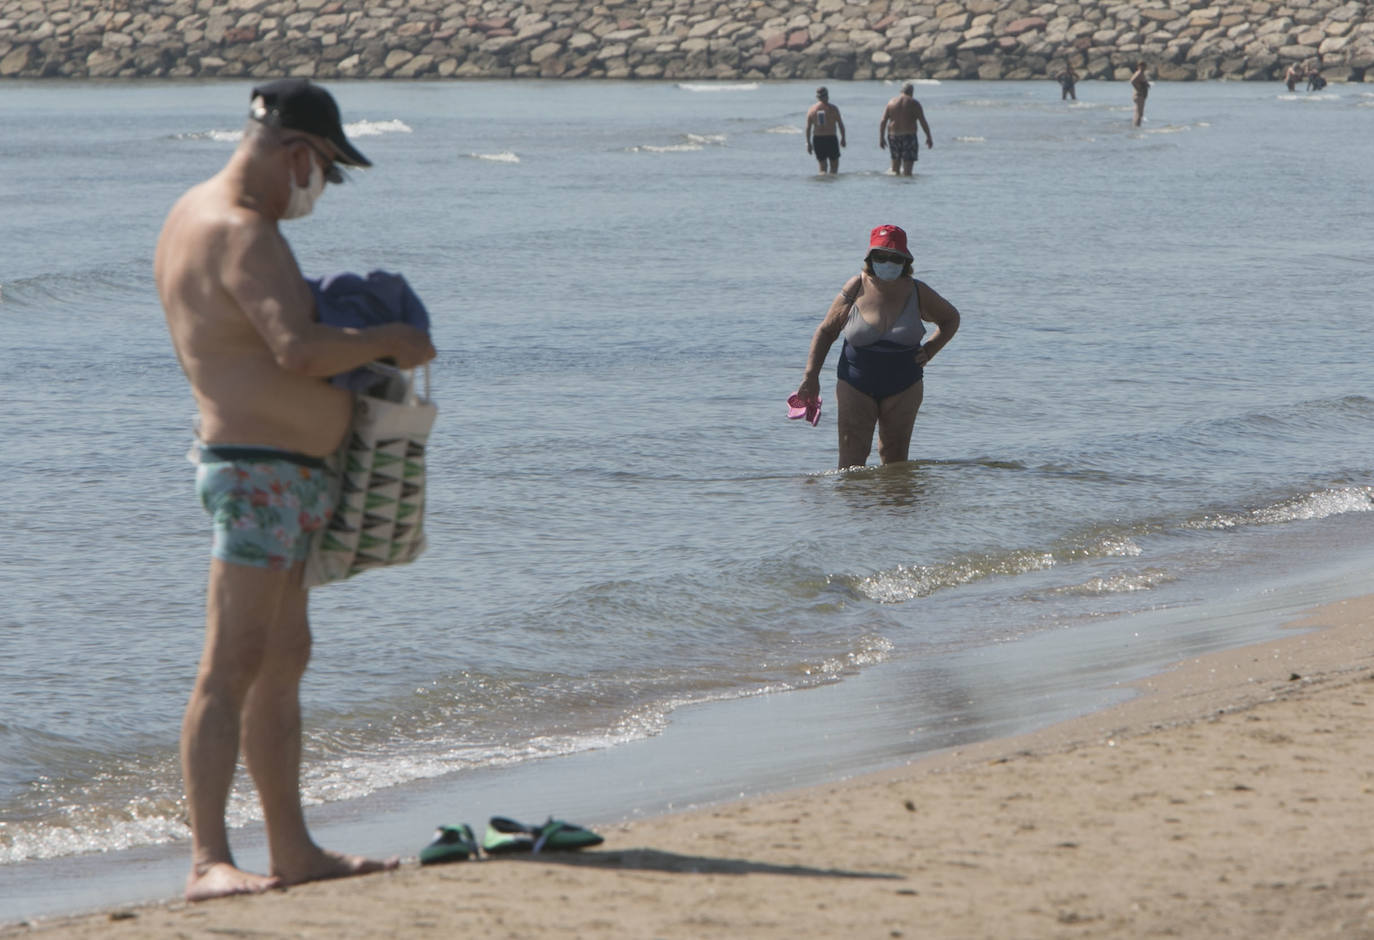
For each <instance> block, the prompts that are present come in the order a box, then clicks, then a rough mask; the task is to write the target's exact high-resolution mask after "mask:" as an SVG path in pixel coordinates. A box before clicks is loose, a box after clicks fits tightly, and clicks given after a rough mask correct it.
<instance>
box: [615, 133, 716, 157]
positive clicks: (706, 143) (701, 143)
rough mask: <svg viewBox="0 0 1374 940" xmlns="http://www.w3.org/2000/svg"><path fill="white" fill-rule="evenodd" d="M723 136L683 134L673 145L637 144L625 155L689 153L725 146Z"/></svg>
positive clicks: (628, 148)
mask: <svg viewBox="0 0 1374 940" xmlns="http://www.w3.org/2000/svg"><path fill="white" fill-rule="evenodd" d="M725 140H726V137H725V135H724V134H683V135H681V137H680V138H679V142H678V143H675V144H639V145H637V146H634V147H626V148H625V151H626V152H627V153H689V152H691V151H693V150H705V149H706V148H707V147H723V146H725Z"/></svg>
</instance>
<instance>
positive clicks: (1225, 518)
mask: <svg viewBox="0 0 1374 940" xmlns="http://www.w3.org/2000/svg"><path fill="white" fill-rule="evenodd" d="M1371 510H1374V486H1341V487H1336V488H1334V489H1329V490H1319V491H1318V492H1315V493H1306V494H1303V495H1301V496H1294V497H1291V498H1289V499H1284V500H1280V501H1279V502H1277V503H1273V504H1271V505H1268V506H1261V507H1260V508H1258V509H1252V510H1249V511H1242V512H1223V513H1214V514H1210V515H1207V516H1205V517H1203V518H1202V519H1198V520H1195V521H1192V522H1188V523H1185V524H1184V528H1187V529H1234V528H1238V527H1240V526H1248V525H1274V524H1276V523H1284V522H1303V521H1308V520H1313V519H1327V518H1330V517H1331V516H1341V515H1345V514H1346V513H1351V512H1369V511H1371Z"/></svg>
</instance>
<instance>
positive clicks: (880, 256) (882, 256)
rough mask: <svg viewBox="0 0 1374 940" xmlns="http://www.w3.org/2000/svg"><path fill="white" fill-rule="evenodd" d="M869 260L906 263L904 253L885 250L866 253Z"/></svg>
mask: <svg viewBox="0 0 1374 940" xmlns="http://www.w3.org/2000/svg"><path fill="white" fill-rule="evenodd" d="M868 260H869V261H878V262H889V261H890V262H892V263H893V264H906V262H907V258H906V255H894V254H892V253H891V252H887V251H874V252H870V253H869V255H868Z"/></svg>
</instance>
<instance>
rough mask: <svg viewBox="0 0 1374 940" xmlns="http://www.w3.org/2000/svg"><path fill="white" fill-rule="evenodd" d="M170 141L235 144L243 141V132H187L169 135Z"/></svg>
mask: <svg viewBox="0 0 1374 940" xmlns="http://www.w3.org/2000/svg"><path fill="white" fill-rule="evenodd" d="M171 139H172V140H213V141H214V142H215V143H219V144H236V143H238V142H239V141H240V140H242V139H243V131H189V132H187V133H184V134H173V135H171Z"/></svg>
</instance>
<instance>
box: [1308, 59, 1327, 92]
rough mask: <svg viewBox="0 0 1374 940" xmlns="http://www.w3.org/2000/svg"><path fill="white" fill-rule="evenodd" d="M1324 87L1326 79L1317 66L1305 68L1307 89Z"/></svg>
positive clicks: (1312, 89)
mask: <svg viewBox="0 0 1374 940" xmlns="http://www.w3.org/2000/svg"><path fill="white" fill-rule="evenodd" d="M1325 87H1326V79H1325V78H1324V77H1323V76H1322V70H1321V68H1320V67H1319V66H1316V65H1313V66H1311V67H1309V68H1308V70H1307V90H1308V91H1321V90H1322V89H1323V88H1325Z"/></svg>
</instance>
